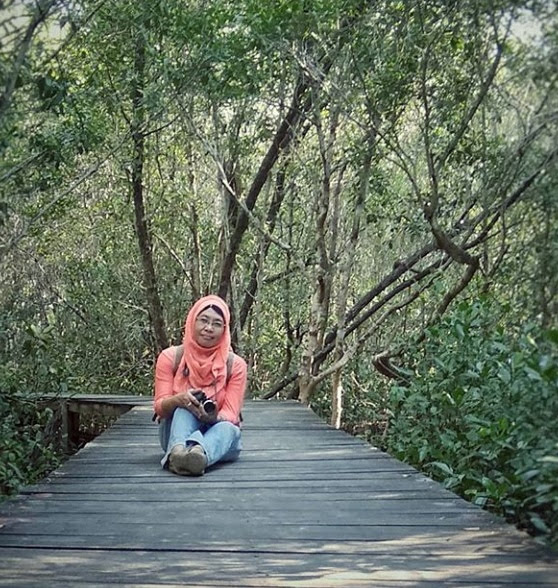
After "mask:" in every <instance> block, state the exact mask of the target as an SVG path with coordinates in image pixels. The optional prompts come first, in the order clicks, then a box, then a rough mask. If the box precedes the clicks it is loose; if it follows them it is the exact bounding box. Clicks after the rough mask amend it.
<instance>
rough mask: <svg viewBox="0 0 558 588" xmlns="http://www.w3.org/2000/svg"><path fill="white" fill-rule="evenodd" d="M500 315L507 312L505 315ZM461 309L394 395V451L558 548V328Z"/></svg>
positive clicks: (482, 305) (390, 443)
mask: <svg viewBox="0 0 558 588" xmlns="http://www.w3.org/2000/svg"><path fill="white" fill-rule="evenodd" d="M498 310H499V309H498ZM496 316H501V315H500V314H499V313H498V312H496V311H495V309H494V307H493V306H491V305H490V304H488V303H487V302H486V301H484V302H475V303H462V304H461V305H460V306H459V307H458V308H457V309H456V311H454V312H453V313H452V314H451V315H449V316H448V317H447V318H446V319H445V320H444V321H443V322H442V323H441V324H438V325H437V326H436V327H433V328H431V329H430V330H429V332H428V333H427V337H426V340H425V342H424V346H423V348H422V355H421V357H415V358H414V362H415V365H414V375H413V378H412V383H411V384H410V385H409V386H407V387H403V386H399V385H394V386H393V387H392V389H391V392H390V395H389V409H388V410H389V416H390V423H389V432H388V436H387V440H386V442H387V449H388V450H389V451H390V452H392V453H393V454H394V455H396V456H397V457H398V458H400V459H401V460H403V461H405V462H407V463H410V464H413V465H415V466H417V467H418V468H420V469H422V470H423V471H426V472H427V473H428V474H430V475H431V476H432V477H434V478H436V479H438V480H441V481H443V482H444V484H445V485H446V487H448V488H450V489H451V490H453V491H455V492H457V493H459V494H461V495H463V496H465V497H467V498H468V499H470V500H471V501H473V502H475V503H476V504H479V505H482V506H485V507H487V508H489V509H490V510H492V511H495V512H497V513H499V514H502V515H504V516H505V517H506V518H507V519H508V520H509V521H513V522H514V523H516V524H517V525H518V526H520V527H524V528H526V529H527V530H529V531H530V532H531V533H533V534H535V535H538V536H540V537H542V538H543V539H544V540H546V541H548V542H550V543H551V544H554V545H556V544H557V542H558V361H557V358H556V353H555V352H556V347H557V344H558V332H557V331H555V330H547V331H542V330H541V329H538V328H536V327H534V326H533V325H525V326H524V327H523V328H521V329H520V330H519V332H517V333H509V332H506V331H505V330H504V329H503V328H502V327H501V326H498V324H495V318H494V317H496Z"/></svg>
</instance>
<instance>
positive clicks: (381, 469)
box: [0, 397, 558, 588]
mask: <svg viewBox="0 0 558 588" xmlns="http://www.w3.org/2000/svg"><path fill="white" fill-rule="evenodd" d="M94 401H95V402H99V401H102V399H100V398H98V397H96V398H95V399H94ZM126 402H130V403H133V401H132V400H129V399H128V400H127V399H126V398H125V397H119V398H118V403H119V404H123V403H126ZM141 404H142V405H141V406H138V407H136V408H134V409H133V410H131V411H130V412H128V413H126V414H125V415H123V416H122V417H120V419H119V420H118V422H117V423H116V424H115V425H114V426H113V427H112V428H111V429H109V430H108V431H106V432H105V433H103V435H101V436H100V437H98V438H97V439H95V440H94V441H93V442H92V443H90V444H88V445H87V446H86V447H85V448H83V449H82V450H81V451H80V452H79V453H78V454H77V455H75V456H74V457H72V458H71V459H70V460H69V461H67V462H66V463H65V464H64V465H63V466H62V467H61V468H60V469H59V470H57V471H56V472H53V474H51V475H50V476H49V478H48V479H47V480H45V481H44V482H43V483H41V484H38V485H36V486H32V487H28V488H26V489H24V491H23V492H22V493H21V495H20V496H19V497H17V498H16V499H14V500H12V501H9V502H8V503H7V504H4V505H3V506H2V508H1V509H0V586H16V587H17V586H21V587H23V586H25V587H27V586H33V587H43V586H45V587H47V586H49V587H50V586H88V587H93V586H115V585H118V586H134V587H138V588H141V587H145V588H148V587H155V586H166V587H170V586H235V587H241V586H262V587H263V586H267V587H274V586H276V587H286V586H289V587H291V586H293V587H294V586H305V587H320V588H328V587H334V586H335V587H345V586H347V587H350V586H361V587H362V586H391V587H395V586H447V585H454V584H456V585H460V586H484V585H486V586H558V558H557V555H556V554H554V553H551V552H550V551H549V550H547V549H544V548H542V547H541V546H539V545H538V544H536V543H535V542H534V541H533V540H532V539H531V538H529V537H527V536H526V535H524V534H523V533H521V532H519V531H517V530H516V529H515V528H513V527H512V526H510V525H507V524H506V523H505V522H504V521H502V520H501V519H499V518H497V517H494V516H492V515H490V514H489V513H486V512H484V511H482V510H481V509H479V508H477V507H476V506H474V505H472V504H469V503H467V502H465V501H463V500H462V499H460V498H458V497H457V496H455V495H454V494H452V493H451V492H449V491H448V490H446V489H444V488H443V487H441V486H440V485H439V484H437V483H436V482H433V481H432V480H430V479H429V478H427V477H425V476H424V475H422V474H420V473H419V472H417V471H416V470H414V469H413V468H411V467H409V466H407V465H406V464H403V463H401V462H398V461H397V460H394V459H392V458H391V457H389V456H388V455H386V454H384V453H382V452H381V451H379V450H377V449H375V448H373V447H371V446H369V445H368V444H367V443H365V442H363V441H361V440H359V439H356V438H353V437H351V436H350V435H347V434H346V433H343V432H340V431H336V430H334V429H332V428H330V427H329V426H327V425H326V424H325V423H323V422H322V421H320V419H318V418H317V417H316V416H315V415H314V414H313V413H312V412H311V411H310V410H308V409H306V408H303V407H301V406H300V405H299V404H297V403H295V402H284V403H278V402H250V403H248V404H247V406H246V410H245V411H244V412H245V424H244V431H243V442H244V446H245V450H244V452H243V454H242V457H241V459H240V460H239V461H238V462H236V463H234V464H226V465H222V466H218V467H216V468H214V469H212V470H210V471H209V472H208V473H207V474H206V475H205V476H204V477H202V478H184V477H179V476H175V475H173V474H171V473H169V472H167V471H162V470H161V469H160V467H159V459H160V457H161V449H160V447H159V444H158V433H157V431H158V429H157V425H156V424H155V423H152V422H151V414H152V412H151V406H150V405H149V402H148V400H147V399H141Z"/></svg>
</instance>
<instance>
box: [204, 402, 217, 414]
mask: <svg viewBox="0 0 558 588" xmlns="http://www.w3.org/2000/svg"><path fill="white" fill-rule="evenodd" d="M216 408H217V405H216V404H215V402H214V401H213V400H206V401H205V402H204V403H203V409H204V410H205V412H207V413H210V412H215V409H216Z"/></svg>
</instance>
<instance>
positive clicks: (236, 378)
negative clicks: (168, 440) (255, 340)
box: [153, 347, 248, 425]
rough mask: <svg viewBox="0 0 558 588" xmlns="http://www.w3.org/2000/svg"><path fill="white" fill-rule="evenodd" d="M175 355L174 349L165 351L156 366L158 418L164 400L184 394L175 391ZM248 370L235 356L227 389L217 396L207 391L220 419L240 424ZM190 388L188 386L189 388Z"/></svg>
mask: <svg viewBox="0 0 558 588" xmlns="http://www.w3.org/2000/svg"><path fill="white" fill-rule="evenodd" d="M174 353H175V350H174V348H173V347H169V348H168V349H165V350H163V351H162V352H161V353H160V354H159V357H158V358H157V365H156V366H155V398H154V401H153V408H154V410H155V412H156V413H157V415H158V416H163V415H162V410H161V403H162V402H163V399H164V398H167V397H169V396H173V395H174V394H178V393H179V392H182V390H174V388H173V386H174ZM247 373H248V369H247V366H246V362H245V361H244V359H242V357H240V356H239V355H236V354H235V355H234V359H233V362H232V366H231V373H230V375H229V378H228V382H227V384H226V385H225V388H224V389H223V390H222V391H220V392H219V393H218V394H217V395H216V396H215V394H214V392H213V391H212V390H211V389H209V388H208V389H205V390H204V392H205V393H206V395H207V397H208V398H212V399H213V400H215V402H216V403H217V410H218V413H217V414H218V417H219V418H220V419H221V420H225V421H229V422H231V423H233V424H235V425H239V424H240V411H241V410H242V405H243V403H244V394H245V393H246V381H247ZM188 387H189V386H186V388H188Z"/></svg>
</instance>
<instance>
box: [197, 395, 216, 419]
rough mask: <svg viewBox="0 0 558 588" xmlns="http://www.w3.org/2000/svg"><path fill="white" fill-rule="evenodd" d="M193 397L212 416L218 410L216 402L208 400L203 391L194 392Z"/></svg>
mask: <svg viewBox="0 0 558 588" xmlns="http://www.w3.org/2000/svg"><path fill="white" fill-rule="evenodd" d="M192 396H194V398H195V399H196V400H197V401H198V402H199V403H200V404H201V405H202V406H203V409H204V410H205V412H206V413H207V414H211V413H212V412H215V411H216V410H217V405H216V404H215V401H214V400H211V398H208V397H207V396H206V395H205V392H204V391H203V390H195V391H194V392H192Z"/></svg>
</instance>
